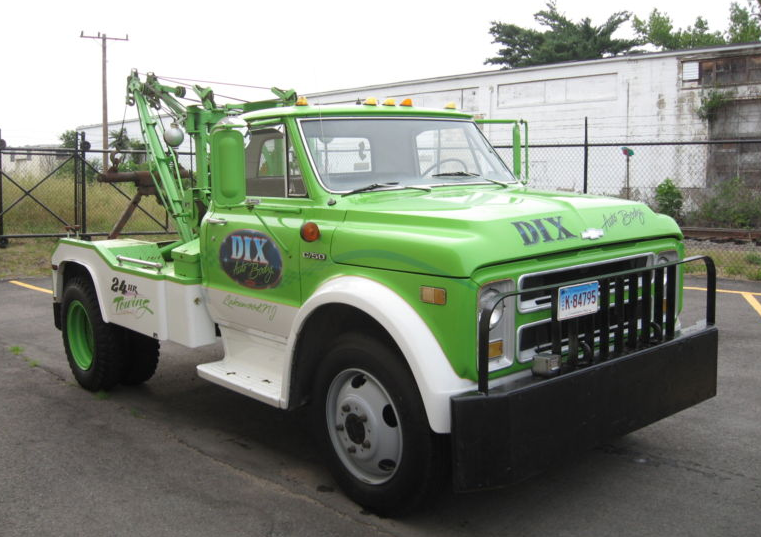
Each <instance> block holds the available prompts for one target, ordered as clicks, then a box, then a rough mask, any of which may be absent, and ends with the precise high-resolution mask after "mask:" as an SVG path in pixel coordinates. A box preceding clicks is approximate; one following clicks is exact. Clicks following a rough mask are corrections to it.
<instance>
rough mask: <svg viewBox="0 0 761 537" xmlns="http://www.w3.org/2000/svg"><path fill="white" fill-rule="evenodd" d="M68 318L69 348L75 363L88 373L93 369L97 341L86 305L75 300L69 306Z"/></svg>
mask: <svg viewBox="0 0 761 537" xmlns="http://www.w3.org/2000/svg"><path fill="white" fill-rule="evenodd" d="M66 318H67V323H66V335H67V336H68V338H69V348H70V349H71V354H72V356H73V357H74V362H75V363H76V364H77V367H79V368H80V369H81V370H83V371H87V370H88V369H90V368H91V367H92V362H93V350H94V348H95V341H94V338H93V333H92V324H91V323H90V317H89V316H88V315H87V310H86V309H85V306H84V304H82V303H81V302H80V301H79V300H74V301H73V302H72V303H71V304H69V309H68V311H67V312H66Z"/></svg>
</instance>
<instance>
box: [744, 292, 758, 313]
mask: <svg viewBox="0 0 761 537" xmlns="http://www.w3.org/2000/svg"><path fill="white" fill-rule="evenodd" d="M742 295H743V296H744V297H745V300H747V301H748V304H750V307H751V308H753V309H754V310H756V313H758V314H759V315H761V304H759V303H758V300H756V297H754V296H753V293H743V294H742Z"/></svg>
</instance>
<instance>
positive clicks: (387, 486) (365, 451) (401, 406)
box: [314, 334, 447, 516]
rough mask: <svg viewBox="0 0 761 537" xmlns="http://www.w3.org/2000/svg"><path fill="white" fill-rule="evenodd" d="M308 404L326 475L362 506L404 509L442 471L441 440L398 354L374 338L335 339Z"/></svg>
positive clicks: (430, 488) (391, 511) (426, 492)
mask: <svg viewBox="0 0 761 537" xmlns="http://www.w3.org/2000/svg"><path fill="white" fill-rule="evenodd" d="M314 401H315V403H314V411H315V413H316V416H315V422H316V424H317V425H318V427H319V430H318V436H319V439H320V442H321V443H322V445H323V448H324V449H325V450H326V451H327V459H328V463H329V466H330V469H331V472H332V474H333V476H334V478H335V479H336V481H337V482H338V484H339V485H340V486H341V488H342V489H343V490H344V492H345V493H346V494H347V495H348V496H349V497H350V498H352V499H353V500H354V501H356V502H357V503H359V504H360V505H362V506H363V507H366V508H368V509H370V510H372V511H374V512H376V513H377V514H380V515H386V516H394V515H396V516H398V515H401V514H404V513H406V512H409V511H411V510H413V509H415V508H416V507H418V506H419V505H420V504H421V503H422V502H423V501H425V500H426V499H427V498H428V497H430V496H431V495H432V493H433V492H434V491H435V490H437V489H438V487H439V484H440V482H441V481H442V480H443V478H444V477H445V476H446V475H447V471H446V464H445V461H446V456H445V455H446V452H445V445H446V444H445V438H444V437H442V436H440V435H436V434H434V433H433V432H432V431H431V429H430V427H429V425H428V419H427V416H426V413H425V409H424V407H423V403H422V400H421V398H420V394H419V392H418V389H417V386H416V385H415V383H414V381H413V378H412V375H411V373H410V371H409V369H408V368H407V366H406V364H405V363H404V362H403V359H402V357H401V356H399V353H398V351H396V350H394V349H391V348H390V347H389V346H388V345H386V344H385V343H383V342H381V341H380V340H378V339H376V338H373V337H369V336H366V335H364V334H345V335H343V336H340V337H339V338H338V339H337V341H336V342H335V344H334V345H333V346H332V348H331V350H330V351H329V352H328V353H327V355H326V356H325V359H324V362H323V365H322V367H321V369H320V371H319V372H318V375H317V382H316V388H315V394H314Z"/></svg>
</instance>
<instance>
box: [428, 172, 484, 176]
mask: <svg viewBox="0 0 761 537" xmlns="http://www.w3.org/2000/svg"><path fill="white" fill-rule="evenodd" d="M431 177H481V176H480V175H478V174H477V173H473V172H464V171H462V170H461V171H459V172H443V173H434V174H433V175H431Z"/></svg>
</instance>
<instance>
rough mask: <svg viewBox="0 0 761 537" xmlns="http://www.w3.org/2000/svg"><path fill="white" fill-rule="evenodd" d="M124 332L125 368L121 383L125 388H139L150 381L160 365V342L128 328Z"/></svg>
mask: <svg viewBox="0 0 761 537" xmlns="http://www.w3.org/2000/svg"><path fill="white" fill-rule="evenodd" d="M122 330H123V331H124V352H125V356H126V360H125V362H126V363H125V368H124V371H123V372H122V378H121V383H122V384H123V385H125V386H137V385H138V384H142V383H144V382H147V381H148V380H150V378H151V377H152V376H153V374H154V373H155V372H156V367H157V366H158V363H159V349H160V345H159V342H158V340H156V339H153V338H152V337H149V336H146V335H143V334H140V333H138V332H135V331H133V330H130V329H128V328H123V329H122Z"/></svg>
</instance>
